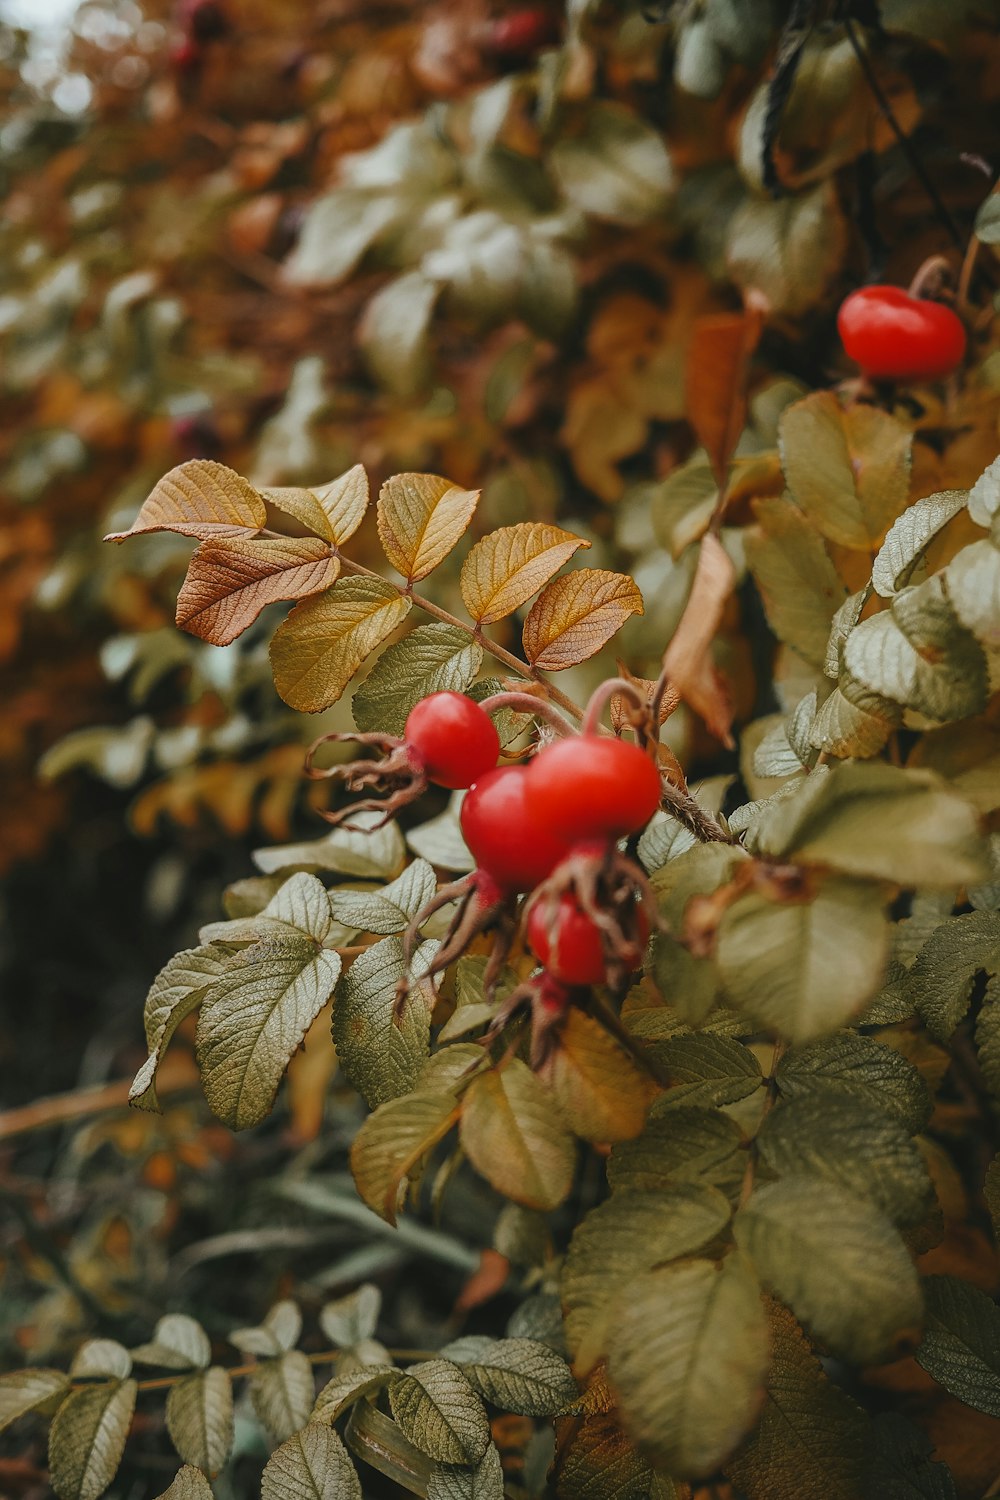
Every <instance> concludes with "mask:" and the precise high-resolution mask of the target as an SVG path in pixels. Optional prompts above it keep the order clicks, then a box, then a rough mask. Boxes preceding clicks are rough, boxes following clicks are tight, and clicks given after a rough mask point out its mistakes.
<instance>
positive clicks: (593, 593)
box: [523, 568, 643, 672]
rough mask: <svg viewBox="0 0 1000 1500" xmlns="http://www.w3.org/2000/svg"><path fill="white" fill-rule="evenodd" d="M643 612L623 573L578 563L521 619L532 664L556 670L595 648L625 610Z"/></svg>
mask: <svg viewBox="0 0 1000 1500" xmlns="http://www.w3.org/2000/svg"><path fill="white" fill-rule="evenodd" d="M642 613H643V602H642V594H641V593H640V592H639V586H638V584H637V583H636V582H635V581H634V580H633V579H631V578H629V577H627V576H626V575H625V574H624V573H609V572H608V571H606V570H605V569H604V568H580V569H579V570H578V571H577V572H575V573H566V574H564V576H563V577H562V578H557V579H556V580H555V582H554V583H550V584H549V586H548V588H547V589H546V590H545V592H544V593H543V594H540V595H539V597H538V598H537V599H536V600H535V602H534V604H533V605H532V606H531V609H530V611H529V613H528V618H527V619H526V620H525V622H524V635H523V640H524V650H525V654H526V655H527V658H528V660H529V661H530V662H531V665H532V666H533V667H542V668H544V669H545V670H546V671H549V672H561V671H562V670H563V669H564V668H565V667H575V666H576V664H577V663H578V662H581V661H586V660H587V657H588V656H593V655H594V653H595V652H597V651H600V649H601V647H602V646H603V645H604V644H605V642H607V641H609V640H610V639H611V637H612V636H613V635H614V634H615V631H617V630H620V629H621V627H622V626H623V625H624V624H625V621H626V620H627V619H628V618H629V616H630V615H641V614H642Z"/></svg>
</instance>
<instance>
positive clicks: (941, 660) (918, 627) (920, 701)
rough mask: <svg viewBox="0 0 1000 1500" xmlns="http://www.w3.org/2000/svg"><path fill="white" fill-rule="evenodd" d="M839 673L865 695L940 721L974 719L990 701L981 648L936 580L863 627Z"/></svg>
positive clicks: (906, 592)
mask: <svg viewBox="0 0 1000 1500" xmlns="http://www.w3.org/2000/svg"><path fill="white" fill-rule="evenodd" d="M844 666H845V667H846V669H847V671H848V672H850V674H851V676H852V677H854V678H855V679H856V680H857V681H858V682H859V683H860V684H861V685H862V687H865V688H867V689H868V690H869V692H872V693H878V694H879V695H881V696H882V697H884V698H891V699H892V700H893V702H895V703H901V704H903V706H904V707H906V708H911V709H915V710H916V711H917V712H918V713H922V714H925V715H926V716H927V718H929V719H937V720H940V721H941V722H947V721H949V720H953V719H964V718H967V717H969V716H970V715H972V714H977V713H979V712H980V710H981V709H983V708H985V706H986V700H987V697H988V695H989V677H988V672H987V664H986V657H985V654H984V652H983V648H982V647H981V646H980V644H979V642H978V641H977V640H976V638H975V636H974V635H973V634H972V633H971V631H968V630H966V629H965V627H964V626H963V625H961V624H960V623H959V621H958V618H957V616H956V614H955V610H954V607H953V605H952V603H951V600H950V598H949V596H948V593H947V589H946V585H945V581H944V578H943V577H942V575H941V574H937V573H936V574H934V576H933V577H931V578H928V580H927V582H926V583H921V584H918V585H917V586H916V587H914V588H908V589H904V590H903V591H902V593H899V594H897V595H896V596H895V598H894V599H893V601H892V606H891V608H889V609H888V610H883V612H882V613H881V614H878V615H872V617H871V619H869V620H862V621H861V623H860V625H858V626H857V627H856V628H855V629H854V630H853V631H852V632H851V634H850V635H849V636H848V638H847V641H846V643H845V645H844Z"/></svg>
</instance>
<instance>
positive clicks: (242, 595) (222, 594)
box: [177, 536, 340, 646]
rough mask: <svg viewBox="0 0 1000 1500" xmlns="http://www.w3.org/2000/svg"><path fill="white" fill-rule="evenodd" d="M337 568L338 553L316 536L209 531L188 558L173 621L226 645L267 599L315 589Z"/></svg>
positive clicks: (331, 577)
mask: <svg viewBox="0 0 1000 1500" xmlns="http://www.w3.org/2000/svg"><path fill="white" fill-rule="evenodd" d="M339 573H340V559H339V558H338V557H337V556H336V554H335V553H333V552H331V551H330V548H329V546H328V545H327V543H326V542H323V541H321V540H320V539H319V537H311V536H306V537H287V538H286V537H280V538H277V537H231V536H230V537H214V538H212V539H211V540H209V541H207V542H202V544H201V546H200V547H199V548H198V550H197V552H196V553H195V554H194V556H193V557H192V559H191V562H190V565H189V567H188V572H187V577H186V578H185V580H184V584H183V587H182V588H181V591H180V593H179V594H178V596H177V623H178V625H180V626H181V628H182V629H184V630H187V631H189V632H190V634H191V635H197V636H200V638H201V639H202V640H203V641H209V642H210V643H211V644H212V645H213V646H228V645H229V642H230V641H234V640H235V639H236V637H237V636H238V635H241V634H242V633H243V631H244V630H246V629H247V627H248V626H249V625H252V624H253V622H254V620H256V618H257V616H258V615H259V614H260V612H261V610H262V609H265V608H266V607H267V605H268V604H275V603H276V602H277V601H278V600H280V599H304V598H305V597H306V595H308V594H318V593H319V592H320V591H321V590H322V589H325V588H329V586H330V584H331V583H335V582H336V580H337V576H338V574H339Z"/></svg>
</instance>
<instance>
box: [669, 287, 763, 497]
mask: <svg viewBox="0 0 1000 1500" xmlns="http://www.w3.org/2000/svg"><path fill="white" fill-rule="evenodd" d="M760 330H761V318H760V314H759V313H756V312H743V313H716V314H714V315H713V316H711V317H707V318H699V319H698V321H697V322H696V323H695V326H694V337H693V341H692V344H691V348H690V351H689V353H688V359H687V370H686V379H685V387H686V389H685V395H686V399H687V415H688V420H689V421H690V423H691V426H692V427H693V428H694V430H695V432H696V434H697V436H698V441H699V442H700V443H701V445H702V447H703V448H704V449H705V452H706V453H707V454H708V461H709V463H710V464H711V466H712V473H713V474H714V475H715V478H716V480H717V481H718V483H719V484H720V485H722V484H723V483H724V482H725V478H726V470H727V468H728V466H729V460H730V458H731V457H732V455H733V450H734V448H735V447H736V444H737V442H738V441H739V436H740V433H741V432H742V431H743V425H744V423H745V421H746V414H747V398H746V373H747V364H748V362H749V359H750V355H751V354H752V353H753V351H754V349H755V347H756V345H757V340H758V339H759V338H760Z"/></svg>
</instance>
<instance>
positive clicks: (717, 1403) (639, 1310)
mask: <svg viewBox="0 0 1000 1500" xmlns="http://www.w3.org/2000/svg"><path fill="white" fill-rule="evenodd" d="M609 1321H610V1329H611V1338H610V1341H609V1348H608V1375H609V1379H610V1381H611V1385H612V1387H613V1389H614V1390H615V1391H616V1393H617V1395H618V1398H619V1400H620V1403H621V1414H622V1419H623V1422H624V1425H625V1429H626V1431H627V1432H629V1433H630V1434H631V1436H632V1437H633V1438H634V1439H635V1441H636V1442H637V1443H638V1444H639V1445H640V1447H641V1448H642V1449H643V1450H644V1451H646V1452H648V1453H649V1454H650V1455H652V1456H653V1457H654V1459H655V1461H656V1462H657V1463H658V1464H662V1465H663V1467H664V1468H665V1469H667V1470H668V1472H670V1473H672V1474H677V1475H679V1476H681V1477H684V1478H687V1477H696V1476H700V1475H703V1474H709V1473H711V1472H712V1471H713V1470H714V1469H717V1468H718V1467H719V1465H720V1463H722V1461H723V1460H724V1459H725V1458H727V1457H728V1456H729V1454H730V1453H731V1452H732V1450H733V1448H735V1446H736V1444H737V1443H738V1442H739V1441H740V1439H741V1438H742V1437H743V1436H744V1434H745V1433H746V1432H747V1431H748V1430H749V1429H750V1427H751V1426H752V1424H753V1421H754V1418H755V1417H756V1415H757V1411H758V1410H759V1408H760V1404H761V1400H762V1399H763V1395H764V1381H765V1378H766V1375H767V1361H768V1346H767V1319H766V1317H765V1314H764V1307H763V1304H762V1302H761V1298H760V1289H759V1287H758V1286H757V1282H756V1280H755V1278H754V1276H753V1273H752V1272H751V1270H750V1269H749V1267H748V1266H747V1265H745V1264H744V1263H743V1262H742V1261H741V1259H740V1258H739V1257H737V1256H730V1257H729V1259H728V1260H726V1261H724V1262H723V1263H722V1265H721V1266H719V1265H716V1264H714V1263H713V1262H712V1261H708V1260H688V1261H684V1262H682V1263H681V1264H680V1265H673V1266H662V1267H660V1268H659V1269H658V1270H655V1271H647V1272H646V1273H645V1274H644V1275H641V1276H637V1277H635V1278H634V1279H633V1281H632V1282H631V1284H630V1285H629V1287H628V1289H627V1291H625V1292H624V1293H622V1295H621V1296H620V1298H619V1302H618V1306H617V1309H616V1311H615V1313H614V1314H613V1316H612V1317H611V1319H610V1320H609Z"/></svg>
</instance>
